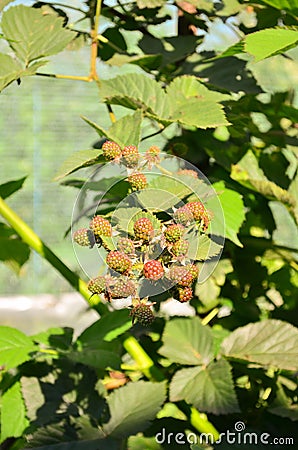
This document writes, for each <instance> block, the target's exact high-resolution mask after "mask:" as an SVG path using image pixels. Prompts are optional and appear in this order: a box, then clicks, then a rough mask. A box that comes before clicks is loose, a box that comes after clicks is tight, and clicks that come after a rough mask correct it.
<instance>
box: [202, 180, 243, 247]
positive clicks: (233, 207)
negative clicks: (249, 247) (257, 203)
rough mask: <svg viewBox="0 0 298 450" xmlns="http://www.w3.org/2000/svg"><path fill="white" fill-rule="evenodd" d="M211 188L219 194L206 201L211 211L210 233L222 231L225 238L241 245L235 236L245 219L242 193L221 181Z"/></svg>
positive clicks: (220, 233) (220, 234)
mask: <svg viewBox="0 0 298 450" xmlns="http://www.w3.org/2000/svg"><path fill="white" fill-rule="evenodd" d="M213 188H214V189H215V190H216V191H217V192H218V194H219V195H218V197H214V198H211V199H210V200H207V202H206V208H207V209H209V210H210V211H211V212H212V218H211V232H212V234H215V235H219V236H222V233H223V231H224V236H225V237H226V238H227V239H230V240H231V241H232V242H234V244H236V245H238V246H239V247H243V246H242V244H241V242H240V241H239V239H238V236H237V233H238V231H239V229H240V227H241V225H242V223H243V221H244V219H245V213H244V204H243V201H242V195H240V194H239V193H238V192H236V191H233V190H231V189H226V187H225V184H224V182H222V181H220V182H218V183H215V184H213ZM218 200H219V202H218ZM219 208H222V210H221V211H220V210H219ZM223 218H224V223H223Z"/></svg>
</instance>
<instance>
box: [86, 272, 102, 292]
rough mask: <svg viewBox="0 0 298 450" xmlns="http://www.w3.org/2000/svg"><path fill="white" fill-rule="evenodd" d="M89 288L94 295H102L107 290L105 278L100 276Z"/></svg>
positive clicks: (92, 281)
mask: <svg viewBox="0 0 298 450" xmlns="http://www.w3.org/2000/svg"><path fill="white" fill-rule="evenodd" d="M87 288H88V290H89V291H90V292H92V294H102V293H103V292H105V290H106V279H105V277H102V276H99V277H96V278H92V280H90V281H89V283H88V285H87Z"/></svg>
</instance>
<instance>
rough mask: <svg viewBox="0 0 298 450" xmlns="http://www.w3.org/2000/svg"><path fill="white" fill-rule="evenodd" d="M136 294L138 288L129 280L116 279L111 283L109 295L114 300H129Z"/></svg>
mask: <svg viewBox="0 0 298 450" xmlns="http://www.w3.org/2000/svg"><path fill="white" fill-rule="evenodd" d="M135 292H136V286H135V284H134V282H133V281H132V280H130V279H129V278H116V279H111V281H110V282H109V293H110V295H111V297H112V298H127V297H129V296H130V295H134V294H135Z"/></svg>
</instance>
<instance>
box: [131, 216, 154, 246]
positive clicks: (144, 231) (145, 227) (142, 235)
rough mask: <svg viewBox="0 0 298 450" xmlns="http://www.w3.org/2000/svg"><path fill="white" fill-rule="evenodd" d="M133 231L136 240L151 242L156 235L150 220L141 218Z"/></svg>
mask: <svg viewBox="0 0 298 450" xmlns="http://www.w3.org/2000/svg"><path fill="white" fill-rule="evenodd" d="M133 231H134V235H135V237H136V239H142V240H143V241H149V240H150V239H151V238H152V237H153V235H154V227H153V224H152V222H151V220H150V219H148V218H147V217H141V218H140V219H138V220H136V221H135V223H134V225H133Z"/></svg>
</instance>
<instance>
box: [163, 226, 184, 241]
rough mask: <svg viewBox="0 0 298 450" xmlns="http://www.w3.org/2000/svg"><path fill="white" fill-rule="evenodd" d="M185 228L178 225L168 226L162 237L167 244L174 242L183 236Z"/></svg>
mask: <svg viewBox="0 0 298 450" xmlns="http://www.w3.org/2000/svg"><path fill="white" fill-rule="evenodd" d="M184 232H185V228H184V226H183V225H181V224H179V223H175V224H173V225H169V226H168V227H167V228H166V230H165V231H164V237H165V238H166V240H167V241H168V242H176V241H179V239H180V238H181V237H182V236H183V234H184Z"/></svg>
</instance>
